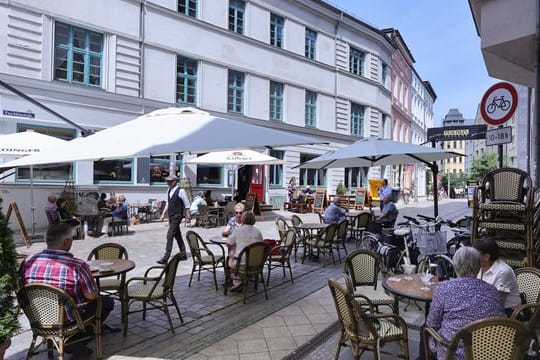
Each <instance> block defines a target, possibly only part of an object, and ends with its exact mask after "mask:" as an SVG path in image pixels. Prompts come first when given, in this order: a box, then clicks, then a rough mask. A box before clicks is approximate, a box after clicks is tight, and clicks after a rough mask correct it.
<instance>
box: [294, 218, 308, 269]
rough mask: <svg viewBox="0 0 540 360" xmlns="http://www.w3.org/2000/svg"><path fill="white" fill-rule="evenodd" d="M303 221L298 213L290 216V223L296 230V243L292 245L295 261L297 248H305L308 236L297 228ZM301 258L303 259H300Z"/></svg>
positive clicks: (295, 259)
mask: <svg viewBox="0 0 540 360" xmlns="http://www.w3.org/2000/svg"><path fill="white" fill-rule="evenodd" d="M303 223H304V222H303V221H302V219H301V218H300V217H299V216H298V215H293V216H291V224H292V227H293V229H295V231H296V245H295V247H294V261H295V262H296V261H297V257H296V255H297V254H298V248H300V247H302V248H304V252H305V248H306V240H307V239H308V238H309V237H308V236H307V235H306V234H304V232H303V231H302V230H301V229H299V228H298V226H299V225H301V224H303ZM302 260H303V259H302Z"/></svg>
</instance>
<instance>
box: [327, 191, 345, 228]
mask: <svg viewBox="0 0 540 360" xmlns="http://www.w3.org/2000/svg"><path fill="white" fill-rule="evenodd" d="M323 219H324V223H325V224H339V223H340V222H342V221H343V220H344V219H345V209H343V208H342V207H340V206H339V197H337V196H336V197H334V200H333V201H332V202H331V203H330V205H329V206H328V208H326V211H325V212H324V215H323Z"/></svg>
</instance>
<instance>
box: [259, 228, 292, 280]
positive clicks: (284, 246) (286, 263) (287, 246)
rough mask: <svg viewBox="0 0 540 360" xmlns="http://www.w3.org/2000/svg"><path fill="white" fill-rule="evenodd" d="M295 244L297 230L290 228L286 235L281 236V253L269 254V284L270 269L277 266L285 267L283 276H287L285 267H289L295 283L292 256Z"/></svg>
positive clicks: (268, 277)
mask: <svg viewBox="0 0 540 360" xmlns="http://www.w3.org/2000/svg"><path fill="white" fill-rule="evenodd" d="M295 246H296V231H294V229H289V230H287V232H286V233H285V236H284V237H283V238H281V243H280V245H279V249H280V252H281V254H280V255H272V254H270V255H269V256H268V275H267V280H266V284H267V285H269V284H270V271H272V269H275V268H277V267H281V268H282V269H283V277H286V275H285V267H288V268H289V274H290V275H291V283H294V279H293V274H292V268H291V261H290V258H291V253H292V251H293V249H294V247H295Z"/></svg>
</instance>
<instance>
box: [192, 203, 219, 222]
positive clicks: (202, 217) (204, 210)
mask: <svg viewBox="0 0 540 360" xmlns="http://www.w3.org/2000/svg"><path fill="white" fill-rule="evenodd" d="M197 224H198V225H199V226H202V227H206V228H209V227H216V226H217V225H218V224H219V217H218V215H216V214H213V213H210V211H209V210H208V205H202V204H201V205H199V214H198V215H197Z"/></svg>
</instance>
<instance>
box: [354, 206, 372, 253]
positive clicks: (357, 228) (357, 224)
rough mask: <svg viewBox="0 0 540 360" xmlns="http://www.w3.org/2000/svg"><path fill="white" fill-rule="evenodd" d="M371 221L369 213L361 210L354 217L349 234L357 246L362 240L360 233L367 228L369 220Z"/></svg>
mask: <svg viewBox="0 0 540 360" xmlns="http://www.w3.org/2000/svg"><path fill="white" fill-rule="evenodd" d="M370 221H371V213H368V212H363V213H360V214H358V215H357V216H356V217H355V218H354V224H353V227H352V232H353V233H352V234H351V236H352V237H354V238H355V239H356V247H357V248H358V245H359V243H360V242H361V241H362V235H363V233H364V231H366V230H367V228H368V225H369V222H370Z"/></svg>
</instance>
